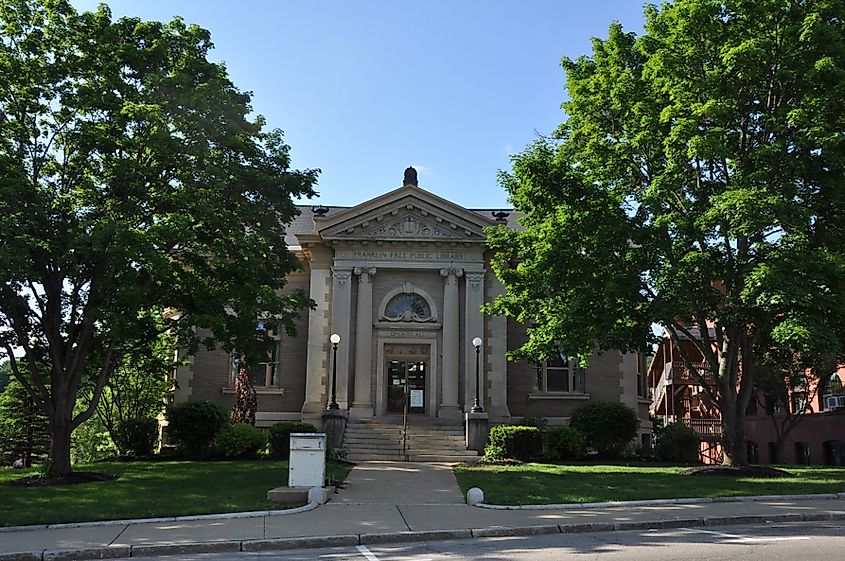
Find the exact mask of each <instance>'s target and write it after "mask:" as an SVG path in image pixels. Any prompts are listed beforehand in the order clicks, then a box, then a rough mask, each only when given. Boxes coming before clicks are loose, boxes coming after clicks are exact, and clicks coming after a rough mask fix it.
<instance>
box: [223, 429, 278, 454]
mask: <svg viewBox="0 0 845 561" xmlns="http://www.w3.org/2000/svg"><path fill="white" fill-rule="evenodd" d="M215 440H216V442H217V449H218V450H219V451H220V453H221V454H223V455H224V456H226V457H227V458H254V457H256V456H257V455H258V453H259V452H260V451H261V450H263V449H264V447H265V446H266V445H267V439H266V438H265V437H264V433H263V432H262V431H261V429H257V428H255V427H254V426H252V425H248V424H246V423H238V424H236V425H232V426H231V427H226V428H225V429H223V430H222V431H220V432H219V433H217V438H216V439H215Z"/></svg>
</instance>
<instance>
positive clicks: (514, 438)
mask: <svg viewBox="0 0 845 561" xmlns="http://www.w3.org/2000/svg"><path fill="white" fill-rule="evenodd" d="M489 443H490V444H489V445H490V446H493V447H495V448H501V449H502V451H503V453H504V455H505V457H506V458H510V459H514V460H521V461H523V462H524V461H528V460H531V459H533V458H536V457H538V456H539V455H540V454H541V453H542V451H543V433H542V432H540V429H539V428H537V427H526V426H520V425H495V426H493V427H490V435H489ZM495 452H496V453H498V451H495ZM485 454H486V449H485Z"/></svg>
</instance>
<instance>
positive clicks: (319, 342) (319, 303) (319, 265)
mask: <svg viewBox="0 0 845 561" xmlns="http://www.w3.org/2000/svg"><path fill="white" fill-rule="evenodd" d="M310 250H311V262H310V264H309V265H310V268H311V272H310V276H311V282H310V294H309V296H310V297H311V299H312V300H313V301H314V303H315V304H316V307H315V308H314V309H312V310H309V311H308V348H307V358H306V361H307V362H306V366H305V402H304V403H303V404H302V419H303V420H306V421H308V422H312V423H314V424H317V425H319V424H320V419H321V415H322V412H323V410H324V409H325V408H326V398H327V396H328V391H327V388H328V383H329V380H328V372H329V367H330V366H329V354H328V353H329V335H330V332H329V300H330V296H329V287H330V286H331V280H330V278H329V277H330V275H331V271H330V270H329V265H328V262H329V259H330V254H329V252H328V251H327V250H326V249H325V248H322V247H312V248H310Z"/></svg>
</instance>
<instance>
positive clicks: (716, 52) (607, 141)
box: [490, 0, 845, 464]
mask: <svg viewBox="0 0 845 561" xmlns="http://www.w3.org/2000/svg"><path fill="white" fill-rule="evenodd" d="M645 16H646V23H645V32H644V34H642V35H641V36H639V37H637V36H635V35H634V34H632V33H626V32H624V31H623V29H622V27H621V26H620V25H619V24H613V25H611V27H610V31H609V35H608V37H607V39H594V41H593V53H592V55H591V56H583V57H581V58H578V59H576V60H571V59H564V60H563V63H562V65H563V68H564V70H565V71H566V74H567V82H566V89H567V92H568V94H569V99H568V100H567V101H565V102H564V103H563V109H564V110H565V112H566V115H567V117H566V121H565V122H564V123H563V124H562V125H561V126H560V127H559V129H558V130H557V133H556V135H555V136H554V138H550V139H541V140H539V141H537V142H535V143H534V144H532V145H530V146H529V147H528V148H527V149H526V150H525V151H524V152H522V153H521V154H518V155H516V156H515V157H514V158H513V171H512V172H511V173H506V174H503V175H502V183H503V185H504V187H505V188H506V189H507V190H508V192H509V193H510V197H511V201H512V203H513V204H514V206H515V207H516V209H517V210H518V211H519V212H521V213H522V215H523V217H522V224H523V225H524V227H525V229H524V230H522V231H507V230H506V229H504V228H500V229H498V230H495V231H492V232H491V233H490V244H491V246H492V247H493V248H494V249H495V250H497V251H498V253H497V254H496V258H495V262H494V265H493V267H494V270H495V271H496V273H497V275H498V276H499V277H500V279H501V280H502V281H503V282H504V284H505V285H506V287H507V291H506V293H505V294H504V295H503V296H501V297H500V298H498V299H497V300H496V301H495V302H494V303H493V304H492V305H491V306H490V310H491V311H492V312H495V313H502V314H508V315H511V316H514V317H516V318H517V319H519V320H520V321H526V322H534V325H536V327H534V328H533V329H532V330H531V333H530V339H529V341H528V342H527V343H526V344H525V345H524V346H523V347H522V348H521V349H520V350H519V352H517V353H515V355H516V356H529V357H532V356H542V355H547V354H548V353H549V352H550V349H551V348H552V347H553V346H554V345H561V346H562V347H564V348H566V349H567V351H568V352H570V353H572V354H577V355H581V356H587V355H589V354H590V353H591V352H593V351H594V350H595V349H597V348H598V349H609V348H618V349H634V348H637V347H641V345H643V343H644V342H646V341H647V340H648V338H649V334H650V331H651V330H650V324H651V323H652V322H659V323H662V324H663V325H665V326H666V328H667V330H668V331H669V333H670V335H671V337H672V339H673V340H674V341H675V342H678V341H679V340H680V339H681V338H682V337H688V338H690V339H691V340H692V341H694V343H695V344H696V345H697V346H698V348H699V351H700V352H701V354H703V356H704V357H706V360H707V363H708V365H709V375H710V376H712V378H713V379H715V380H716V383H715V386H713V387H711V386H710V385H708V384H707V383H706V382H705V380H703V379H700V380H699V382H700V383H701V385H702V386H703V387H704V388H705V391H706V392H707V393H709V394H710V397H711V399H712V400H713V402H714V403H716V404H717V406H718V408H719V410H720V413H721V418H722V426H723V447H724V462H725V463H726V464H744V463H746V462H747V458H746V451H745V442H744V440H745V438H744V432H743V421H744V413H745V407H746V405H747V404H748V401H749V399H750V398H751V396H752V388H753V382H754V370H755V365H754V356H755V352H754V349H755V345H757V344H758V343H759V342H760V341H762V340H763V339H764V338H767V339H770V340H771V341H772V344H774V345H781V346H783V347H784V348H796V347H798V346H800V341H801V340H803V339H804V338H806V337H807V334H810V336H812V337H814V338H817V339H818V340H819V341H824V346H826V348H827V350H828V351H831V352H832V353H833V354H834V355H836V356H839V357H841V356H842V349H843V344H842V342H843V331H844V330H843V318H844V317H845V295H843V289H845V188H844V187H845V168H843V165H845V2H842V1H841V0H802V1H798V0H732V1H716V0H678V1H676V2H673V3H664V4H662V5H661V6H660V7H656V6H648V7H647V8H646V10H645ZM691 326H698V328H697V329H696V330H693V329H692V327H691ZM679 348H680V349H681V350H684V347H683V346H681V345H679ZM683 358H684V359H685V360H686V361H687V366H688V367H689V369H690V371H691V372H693V373H694V375H696V376H698V375H699V374H698V372H697V370H696V369H695V368H693V367H692V364H690V362H691V361H690V358H691V357H689V356H684V357H683Z"/></svg>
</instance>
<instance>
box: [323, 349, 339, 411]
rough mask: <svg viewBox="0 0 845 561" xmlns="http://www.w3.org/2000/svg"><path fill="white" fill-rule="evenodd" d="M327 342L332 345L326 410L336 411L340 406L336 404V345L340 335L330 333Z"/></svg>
mask: <svg viewBox="0 0 845 561" xmlns="http://www.w3.org/2000/svg"><path fill="white" fill-rule="evenodd" d="M329 341H331V343H332V397H331V401H329V404H328V405H327V406H326V409H328V410H337V409H340V405H338V404H337V344H338V343H340V335H338V334H337V333H332V336H331V337H329Z"/></svg>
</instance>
